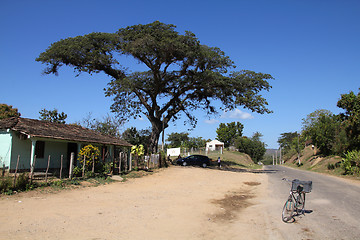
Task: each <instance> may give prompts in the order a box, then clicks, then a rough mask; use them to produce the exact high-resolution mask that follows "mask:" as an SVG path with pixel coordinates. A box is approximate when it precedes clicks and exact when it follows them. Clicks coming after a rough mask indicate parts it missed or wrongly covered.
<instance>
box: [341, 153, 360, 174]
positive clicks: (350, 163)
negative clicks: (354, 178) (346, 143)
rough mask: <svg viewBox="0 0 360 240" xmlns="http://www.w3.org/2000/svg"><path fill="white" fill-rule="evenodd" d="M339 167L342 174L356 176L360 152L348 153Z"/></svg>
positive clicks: (359, 165)
mask: <svg viewBox="0 0 360 240" xmlns="http://www.w3.org/2000/svg"><path fill="white" fill-rule="evenodd" d="M341 167H342V168H343V169H344V171H345V172H344V174H358V173H359V172H360V151H356V150H354V151H350V152H347V153H346V154H345V157H344V158H343V159H342V164H341Z"/></svg>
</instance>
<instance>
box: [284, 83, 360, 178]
mask: <svg viewBox="0 0 360 240" xmlns="http://www.w3.org/2000/svg"><path fill="white" fill-rule="evenodd" d="M337 107H339V108H340V109H342V110H343V112H341V113H340V114H334V113H332V112H331V111H329V110H326V109H318V110H316V111H314V112H312V113H310V114H308V115H307V117H306V118H304V119H302V130H301V131H300V132H297V131H296V132H287V133H282V134H281V136H280V137H279V138H278V143H279V145H280V147H281V148H282V151H283V152H284V153H285V154H286V153H288V154H289V153H290V154H291V153H298V154H300V151H301V150H302V149H303V148H304V147H305V146H306V145H309V144H313V145H314V146H316V147H317V149H319V151H320V153H321V154H322V155H324V156H330V155H339V156H343V157H344V160H343V165H342V166H343V167H344V169H345V165H346V166H347V167H346V169H345V172H346V173H350V174H353V173H359V169H360V89H359V92H358V94H355V93H354V92H353V91H350V92H349V93H347V94H342V95H341V97H340V99H339V100H338V102H337Z"/></svg>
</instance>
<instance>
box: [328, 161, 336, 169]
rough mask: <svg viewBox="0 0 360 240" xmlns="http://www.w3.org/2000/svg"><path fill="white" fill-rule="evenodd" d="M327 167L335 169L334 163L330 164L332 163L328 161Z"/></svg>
mask: <svg viewBox="0 0 360 240" xmlns="http://www.w3.org/2000/svg"><path fill="white" fill-rule="evenodd" d="M327 169H329V170H333V169H335V165H334V164H332V163H328V165H327Z"/></svg>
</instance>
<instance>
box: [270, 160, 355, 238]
mask: <svg viewBox="0 0 360 240" xmlns="http://www.w3.org/2000/svg"><path fill="white" fill-rule="evenodd" d="M265 169H266V170H267V171H268V172H269V174H268V180H269V183H268V189H269V197H270V201H269V202H268V203H267V204H268V214H269V221H270V224H271V225H272V226H273V227H274V229H273V230H275V232H276V234H272V238H273V239H276V238H283V239H360V220H359V218H360V185H359V184H356V183H349V182H347V181H345V180H343V179H339V178H335V177H331V176H325V175H321V174H317V173H313V172H308V171H300V170H297V169H290V168H287V167H283V166H265ZM282 178H288V179H295V178H296V179H300V180H311V181H313V190H312V192H311V193H309V194H307V195H306V204H305V210H306V212H307V213H305V215H300V216H297V217H295V220H296V221H295V222H294V223H283V222H282V221H281V211H282V207H283V204H284V203H285V200H286V198H287V196H288V195H289V190H290V185H289V184H288V183H286V182H285V181H282V180H281V179H282Z"/></svg>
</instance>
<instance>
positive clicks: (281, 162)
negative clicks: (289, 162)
mask: <svg viewBox="0 0 360 240" xmlns="http://www.w3.org/2000/svg"><path fill="white" fill-rule="evenodd" d="M280 164H284V163H283V161H282V156H281V146H280Z"/></svg>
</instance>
